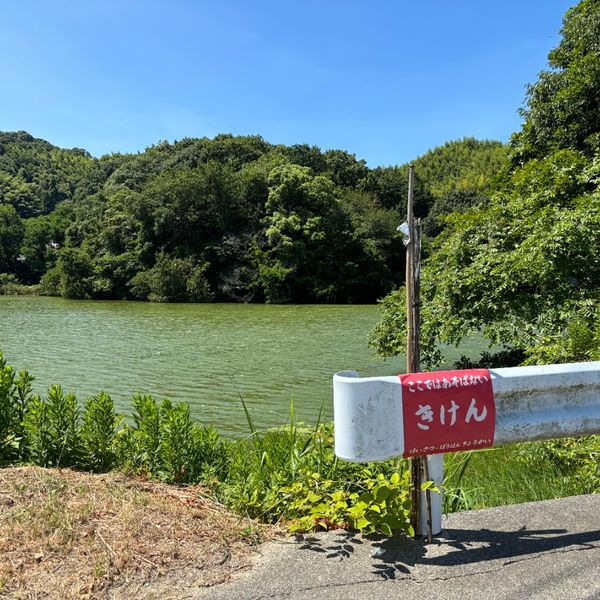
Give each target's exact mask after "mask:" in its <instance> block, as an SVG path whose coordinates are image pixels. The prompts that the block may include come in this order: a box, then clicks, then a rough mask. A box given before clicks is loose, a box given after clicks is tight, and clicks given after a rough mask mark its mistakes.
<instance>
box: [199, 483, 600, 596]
mask: <svg viewBox="0 0 600 600" xmlns="http://www.w3.org/2000/svg"><path fill="white" fill-rule="evenodd" d="M443 527H444V531H443V533H442V535H441V536H440V537H439V538H437V539H436V540H435V541H434V543H433V544H429V545H428V544H426V543H424V542H423V541H419V540H410V539H406V538H394V539H378V540H366V539H365V538H362V537H361V536H358V535H352V534H349V533H348V532H328V533H323V534H318V535H314V536H310V537H305V538H304V539H303V540H300V541H292V540H287V541H279V542H272V543H269V544H266V545H264V546H263V547H262V548H261V555H260V556H259V557H258V558H257V560H256V563H255V565H254V568H253V569H252V570H250V571H248V572H246V573H243V574H240V575H238V576H236V578H234V579H233V580H232V581H230V582H229V583H226V584H223V585H220V586H215V587H213V588H207V589H204V590H201V591H199V592H198V594H197V595H196V597H197V598H199V599H205V598H206V599H210V600H267V599H269V600H271V599H282V600H284V599H285V600H321V599H322V600H346V599H351V600H360V599H362V598H364V599H369V600H391V599H396V598H397V599H404V598H407V599H409V598H410V599H413V598H415V599H418V600H434V599H435V600H440V599H454V598H456V599H458V598H460V599H461V600H469V599H471V598H477V599H480V600H481V599H490V600H519V599H523V600H530V599H535V600H541V599H546V598H548V599H552V600H562V599H564V600H583V599H586V600H587V599H590V600H591V599H600V494H599V495H595V496H576V497H572V498H566V499H563V500H550V501H546V502H531V503H527V504H520V505H514V506H506V507H501V508H492V509H488V510H480V511H471V512H465V513H457V514H453V515H449V516H447V517H445V518H444V521H443Z"/></svg>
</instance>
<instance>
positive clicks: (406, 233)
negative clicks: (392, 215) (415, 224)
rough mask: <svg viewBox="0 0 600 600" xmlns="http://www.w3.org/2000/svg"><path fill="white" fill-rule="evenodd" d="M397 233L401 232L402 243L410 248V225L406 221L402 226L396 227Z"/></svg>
mask: <svg viewBox="0 0 600 600" xmlns="http://www.w3.org/2000/svg"><path fill="white" fill-rule="evenodd" d="M396 231H399V232H400V233H401V234H402V242H403V244H404V245H405V246H408V244H409V242H410V227H409V226H408V223H407V222H406V221H404V223H402V225H398V227H396Z"/></svg>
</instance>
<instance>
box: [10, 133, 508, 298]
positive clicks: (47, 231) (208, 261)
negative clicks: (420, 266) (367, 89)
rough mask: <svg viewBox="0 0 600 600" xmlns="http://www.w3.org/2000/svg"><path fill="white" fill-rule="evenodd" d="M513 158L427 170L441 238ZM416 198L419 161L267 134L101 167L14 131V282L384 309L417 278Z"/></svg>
mask: <svg viewBox="0 0 600 600" xmlns="http://www.w3.org/2000/svg"><path fill="white" fill-rule="evenodd" d="M506 155H507V150H506V147H505V146H503V145H502V144H501V143H499V142H494V141H477V140H475V139H470V138H468V139H464V140H460V141H456V142H451V143H447V144H445V145H444V146H442V147H440V148H436V149H434V150H432V151H430V152H428V153H427V154H425V155H424V156H422V157H420V158H418V159H416V160H415V162H414V164H415V166H416V174H417V180H416V189H415V203H416V213H417V215H418V216H420V217H423V218H424V219H425V230H426V233H427V234H428V235H429V236H430V237H432V236H434V235H435V234H437V233H439V232H440V230H441V229H442V228H443V224H444V218H443V217H444V215H447V214H449V213H451V212H453V211H457V210H458V211H463V210H465V209H466V208H468V207H471V206H475V205H485V203H486V202H487V192H488V189H489V187H490V184H491V183H492V182H493V181H494V179H495V178H497V177H498V174H499V173H501V172H502V169H503V167H504V165H505V162H506ZM406 196H407V168H406V166H390V167H377V168H374V169H370V168H368V167H367V165H366V163H365V161H363V160H359V159H357V158H356V157H355V156H354V155H353V154H350V153H348V152H345V151H343V150H328V151H321V150H320V149H319V148H317V147H315V146H308V145H305V144H300V145H294V146H283V145H272V144H269V143H268V142H266V141H265V140H264V139H262V138H261V137H260V136H233V135H229V134H223V135H218V136H216V137H215V138H214V139H207V138H202V139H192V138H189V139H183V140H181V141H179V142H175V143H172V144H171V143H167V142H162V143H159V144H157V145H155V146H152V147H150V148H148V149H147V150H146V151H144V152H142V153H138V154H113V155H110V156H103V157H102V158H100V159H96V158H93V157H92V156H91V155H90V154H89V153H88V152H86V151H85V150H80V149H72V150H64V149H60V148H57V147H55V146H52V145H51V144H49V143H48V142H46V141H44V140H40V139H35V138H33V137H32V136H31V135H29V134H28V133H25V132H18V133H0V278H1V277H2V275H1V274H3V273H4V274H5V275H4V276H3V277H4V280H5V281H11V282H14V281H16V282H18V283H21V284H40V291H41V292H42V293H47V294H56V295H62V296H64V297H68V298H116V299H138V300H152V301H161V302H163V301H166V302H169V301H173V302H180V301H191V302H205V301H213V300H214V301H228V302H230V301H233V302H277V303H284V302H338V303H348V302H353V303H360V302H373V301H375V300H376V299H378V298H380V297H382V296H384V295H385V294H387V293H388V292H390V290H392V289H393V288H395V287H397V286H398V285H399V284H401V283H402V280H403V273H404V265H403V260H404V257H403V251H402V243H401V240H400V238H399V234H398V233H397V232H396V227H397V226H398V225H399V224H400V223H401V222H402V221H403V220H404V218H405V212H406ZM6 274H7V275H6Z"/></svg>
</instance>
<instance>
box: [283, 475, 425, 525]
mask: <svg viewBox="0 0 600 600" xmlns="http://www.w3.org/2000/svg"><path fill="white" fill-rule="evenodd" d="M409 490H410V484H409V475H408V471H407V470H405V471H404V472H403V473H402V475H400V474H399V473H397V472H396V473H393V474H392V475H391V476H390V477H389V478H388V477H386V476H385V475H383V473H378V474H377V475H374V474H373V473H372V472H371V471H370V470H369V469H362V471H361V472H360V473H359V476H358V478H357V480H355V481H354V482H353V483H352V485H351V487H350V489H348V490H345V489H339V484H337V485H336V482H333V481H332V480H326V481H321V480H320V478H319V477H318V475H317V474H316V473H311V474H309V475H308V477H307V478H306V479H305V481H304V482H296V483H294V484H293V485H292V486H290V487H285V488H281V489H280V490H279V493H280V494H281V495H283V496H284V499H285V504H286V506H287V509H286V518H288V519H291V521H290V523H289V529H290V531H293V532H307V531H314V530H317V529H336V528H346V527H348V528H350V529H354V530H357V531H361V532H362V533H364V534H367V535H368V534H372V533H383V534H384V535H392V534H393V533H394V532H397V531H403V532H404V533H407V534H408V535H411V536H412V535H414V531H413V529H412V527H411V525H410V523H409V515H410V496H409Z"/></svg>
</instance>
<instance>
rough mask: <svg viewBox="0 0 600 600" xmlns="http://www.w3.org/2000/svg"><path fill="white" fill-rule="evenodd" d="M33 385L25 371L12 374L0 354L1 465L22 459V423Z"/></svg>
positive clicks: (0, 353)
mask: <svg viewBox="0 0 600 600" xmlns="http://www.w3.org/2000/svg"><path fill="white" fill-rule="evenodd" d="M32 381H33V377H32V376H31V375H30V374H29V373H28V372H27V371H19V372H18V373H15V371H14V370H13V368H12V367H11V366H10V365H8V364H6V360H5V359H4V357H3V355H2V352H0V415H1V418H0V462H7V461H11V460H16V459H19V458H22V457H23V454H24V446H25V431H24V428H23V419H24V415H25V412H26V411H27V407H28V405H29V402H30V400H31V383H32Z"/></svg>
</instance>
